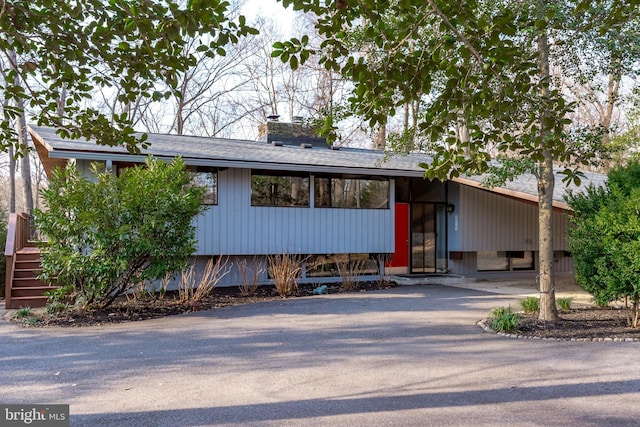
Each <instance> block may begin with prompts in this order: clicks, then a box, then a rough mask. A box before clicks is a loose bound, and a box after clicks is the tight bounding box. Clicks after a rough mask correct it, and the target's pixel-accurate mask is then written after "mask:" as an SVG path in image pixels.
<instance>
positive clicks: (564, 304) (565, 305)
mask: <svg viewBox="0 0 640 427" xmlns="http://www.w3.org/2000/svg"><path fill="white" fill-rule="evenodd" d="M556 305H557V306H558V308H559V309H560V310H563V311H569V310H571V298H556Z"/></svg>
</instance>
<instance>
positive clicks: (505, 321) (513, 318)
mask: <svg viewBox="0 0 640 427" xmlns="http://www.w3.org/2000/svg"><path fill="white" fill-rule="evenodd" d="M489 320H490V322H491V323H490V325H491V329H493V330H494V331H496V332H514V331H516V330H517V329H518V326H520V323H521V318H520V316H519V315H518V314H517V313H514V312H513V311H512V310H511V307H496V308H494V309H493V310H491V312H489Z"/></svg>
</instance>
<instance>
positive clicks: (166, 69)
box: [0, 0, 257, 151]
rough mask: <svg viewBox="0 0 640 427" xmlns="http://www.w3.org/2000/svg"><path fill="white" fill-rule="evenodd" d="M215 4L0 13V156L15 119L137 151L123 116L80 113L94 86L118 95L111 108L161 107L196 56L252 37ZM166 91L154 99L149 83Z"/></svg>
mask: <svg viewBox="0 0 640 427" xmlns="http://www.w3.org/2000/svg"><path fill="white" fill-rule="evenodd" d="M229 8H230V4H229V2H228V1H224V0H213V1H205V0H188V1H174V0H156V1H139V0H81V1H80V0H64V1H62V0H18V1H12V2H3V3H2V5H1V9H0V33H1V35H2V36H1V37H0V52H1V53H2V57H1V58H0V61H1V67H0V68H1V71H2V74H3V77H4V82H3V83H1V84H2V86H1V87H0V89H1V90H2V92H3V96H4V104H3V107H2V111H3V117H2V122H0V151H5V150H6V149H7V147H8V146H9V144H14V145H15V144H16V133H15V130H14V129H13V126H12V121H13V120H14V119H16V118H17V117H18V116H19V115H20V114H22V113H23V112H24V111H23V109H22V108H21V107H20V105H21V104H20V101H24V102H27V103H28V107H25V108H28V109H29V111H32V112H33V113H34V120H35V121H37V123H38V124H39V125H47V126H54V127H56V128H57V129H58V132H59V133H60V134H61V135H63V136H65V137H71V138H80V137H84V138H96V140H97V141H98V143H100V144H108V145H118V144H123V145H125V146H126V147H127V148H128V149H129V150H131V151H136V150H137V149H138V147H139V146H140V145H142V146H144V145H145V140H146V137H145V136H142V137H136V136H135V135H134V131H133V129H132V127H131V124H130V123H129V122H128V120H127V115H126V114H122V115H114V116H112V117H109V116H107V115H105V114H104V113H102V112H100V111H98V110H97V109H95V108H91V107H89V106H87V101H88V100H90V99H91V97H92V93H93V91H94V89H96V88H103V89H106V90H109V88H111V87H118V88H122V89H123V90H122V91H120V92H119V94H118V101H119V102H122V103H125V104H126V103H128V102H133V101H135V100H136V99H139V98H140V97H144V98H151V99H153V100H161V99H165V98H168V97H169V96H170V95H171V94H172V90H173V89H175V88H176V85H177V84H178V81H179V78H178V77H179V76H180V74H181V73H184V72H185V71H186V70H188V69H189V67H191V66H193V65H194V64H195V62H196V58H195V56H194V55H195V52H187V50H186V45H185V41H184V40H185V39H186V38H189V39H194V40H195V43H196V45H197V46H198V47H197V49H196V51H197V52H198V53H200V54H204V55H207V56H215V55H224V54H225V50H224V46H226V45H227V44H229V43H236V42H237V41H238V38H239V37H242V36H244V35H247V34H256V33H257V30H255V29H253V28H251V27H249V26H248V25H247V24H246V22H245V18H244V17H243V16H240V17H239V18H238V19H237V21H235V22H231V21H229V18H228V15H229ZM159 82H163V83H166V84H167V85H168V86H169V87H170V88H172V90H170V91H168V92H160V91H158V90H156V83H159Z"/></svg>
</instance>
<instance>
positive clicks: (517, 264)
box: [477, 251, 535, 271]
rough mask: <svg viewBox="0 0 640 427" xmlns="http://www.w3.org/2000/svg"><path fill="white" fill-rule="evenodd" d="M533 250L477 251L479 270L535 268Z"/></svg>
mask: <svg viewBox="0 0 640 427" xmlns="http://www.w3.org/2000/svg"><path fill="white" fill-rule="evenodd" d="M534 269H535V264H534V259H533V252H531V251H482V252H478V253H477V270H478V271H511V270H534Z"/></svg>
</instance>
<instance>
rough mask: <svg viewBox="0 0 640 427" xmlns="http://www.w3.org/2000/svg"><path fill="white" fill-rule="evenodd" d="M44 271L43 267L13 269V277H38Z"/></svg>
mask: <svg viewBox="0 0 640 427" xmlns="http://www.w3.org/2000/svg"><path fill="white" fill-rule="evenodd" d="M40 273H42V268H26V269H18V268H16V269H15V270H13V277H14V278H16V279H27V278H30V277H38V276H39V275H40Z"/></svg>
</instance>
